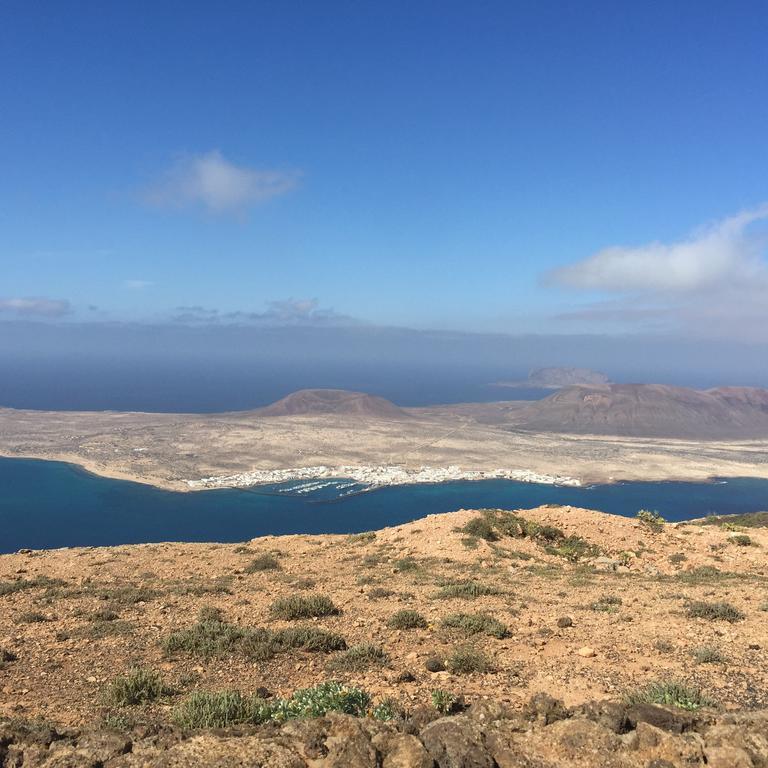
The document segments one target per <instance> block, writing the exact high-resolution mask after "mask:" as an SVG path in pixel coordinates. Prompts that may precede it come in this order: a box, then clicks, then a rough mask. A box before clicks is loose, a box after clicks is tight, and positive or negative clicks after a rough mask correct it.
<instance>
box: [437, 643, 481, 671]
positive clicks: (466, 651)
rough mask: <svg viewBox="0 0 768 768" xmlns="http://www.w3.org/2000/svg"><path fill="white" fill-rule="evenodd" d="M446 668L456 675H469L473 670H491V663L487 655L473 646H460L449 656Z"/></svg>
mask: <svg viewBox="0 0 768 768" xmlns="http://www.w3.org/2000/svg"><path fill="white" fill-rule="evenodd" d="M445 666H446V668H447V669H448V671H449V672H451V673H452V674H454V675H468V674H470V673H472V672H489V671H490V669H491V663H490V662H489V661H488V658H487V657H486V655H485V654H484V653H483V652H482V651H480V650H478V649H476V648H472V647H458V648H455V649H454V651H453V653H451V655H450V656H449V657H448V659H447V661H446V664H445Z"/></svg>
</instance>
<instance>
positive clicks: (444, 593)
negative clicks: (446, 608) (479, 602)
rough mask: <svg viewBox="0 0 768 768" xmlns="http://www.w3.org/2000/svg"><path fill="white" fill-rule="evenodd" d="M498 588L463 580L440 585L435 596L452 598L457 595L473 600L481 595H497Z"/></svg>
mask: <svg viewBox="0 0 768 768" xmlns="http://www.w3.org/2000/svg"><path fill="white" fill-rule="evenodd" d="M498 594H499V590H498V589H496V588H495V587H491V586H488V585H487V584H481V583H479V582H477V581H464V582H460V583H458V584H446V585H445V586H444V587H441V589H440V590H439V592H438V593H437V595H435V596H436V597H439V598H452V597H459V598H464V599H466V600H474V599H475V598H477V597H482V596H483V595H498Z"/></svg>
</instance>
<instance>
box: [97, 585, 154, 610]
mask: <svg viewBox="0 0 768 768" xmlns="http://www.w3.org/2000/svg"><path fill="white" fill-rule="evenodd" d="M158 594H159V593H158V592H157V591H156V590H154V589H150V588H149V587H137V586H135V585H133V584H121V585H118V586H114V587H101V588H97V589H96V595H97V597H99V598H100V599H102V600H108V601H109V602H111V603H115V604H117V605H136V604H137V603H148V602H149V601H150V600H154V599H155V598H156V597H157V596H158Z"/></svg>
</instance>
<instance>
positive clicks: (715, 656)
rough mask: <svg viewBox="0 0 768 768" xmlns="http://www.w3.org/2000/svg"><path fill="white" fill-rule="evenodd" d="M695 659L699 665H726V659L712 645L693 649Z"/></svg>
mask: <svg viewBox="0 0 768 768" xmlns="http://www.w3.org/2000/svg"><path fill="white" fill-rule="evenodd" d="M693 658H694V661H695V662H696V663H697V664H724V663H725V660H726V659H725V657H724V656H723V654H722V653H721V652H720V650H719V649H718V648H715V647H714V646H712V645H701V646H699V647H698V648H694V649H693Z"/></svg>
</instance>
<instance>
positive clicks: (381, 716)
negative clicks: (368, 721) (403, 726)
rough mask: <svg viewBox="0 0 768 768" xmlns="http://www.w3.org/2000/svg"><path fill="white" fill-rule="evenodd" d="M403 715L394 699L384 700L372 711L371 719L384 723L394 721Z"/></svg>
mask: <svg viewBox="0 0 768 768" xmlns="http://www.w3.org/2000/svg"><path fill="white" fill-rule="evenodd" d="M401 715H402V710H401V709H400V707H399V706H398V705H397V702H396V701H395V700H394V699H384V700H383V701H381V702H379V703H378V704H377V705H376V706H375V707H374V708H373V709H372V710H371V717H372V718H373V719H374V720H381V721H382V722H387V721H389V720H394V719H395V718H396V717H399V716H401Z"/></svg>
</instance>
